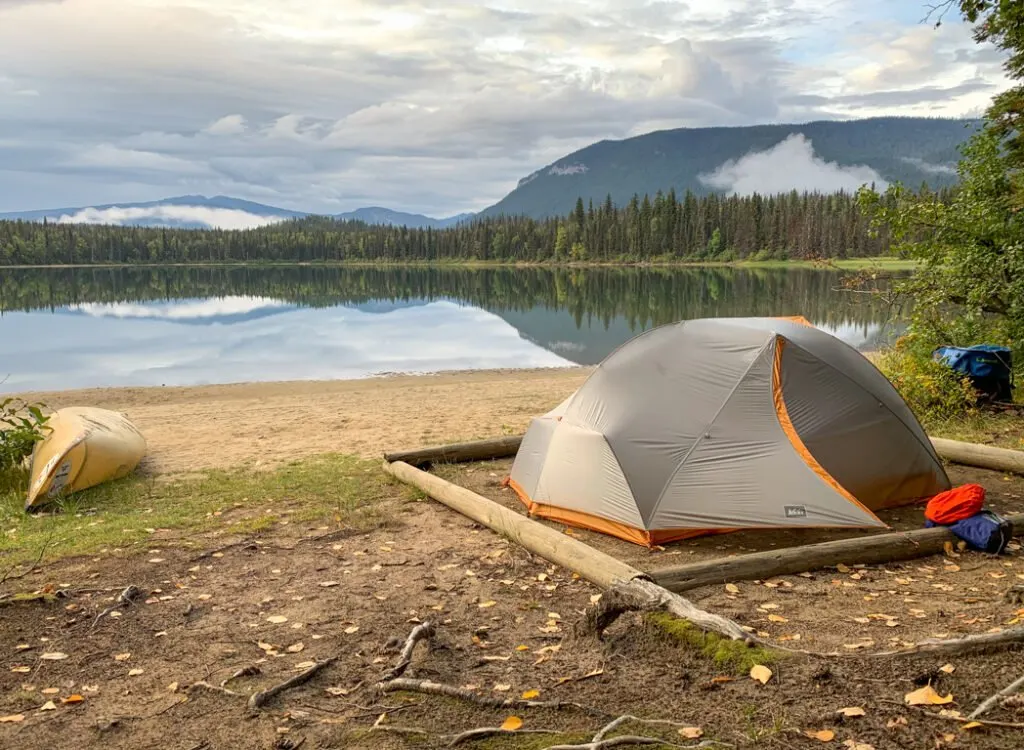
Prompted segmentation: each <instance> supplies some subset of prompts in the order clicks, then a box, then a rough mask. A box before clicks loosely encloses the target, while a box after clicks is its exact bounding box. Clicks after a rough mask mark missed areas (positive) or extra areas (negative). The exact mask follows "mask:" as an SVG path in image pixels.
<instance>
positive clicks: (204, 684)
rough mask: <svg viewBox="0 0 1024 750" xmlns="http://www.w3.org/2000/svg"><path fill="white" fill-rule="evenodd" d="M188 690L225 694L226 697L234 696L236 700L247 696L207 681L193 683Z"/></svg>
mask: <svg viewBox="0 0 1024 750" xmlns="http://www.w3.org/2000/svg"><path fill="white" fill-rule="evenodd" d="M187 689H188V690H196V689H201V690H209V691H211V692H214V693H224V695H231V696H234V697H236V698H244V697H245V695H244V694H242V693H236V692H235V691H234V690H228V688H226V687H224V686H223V685H212V684H210V683H209V682H207V681H206V680H200V681H199V682H193V683H192V684H191V685H189V686H188V688H187Z"/></svg>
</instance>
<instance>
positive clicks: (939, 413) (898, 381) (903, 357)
mask: <svg viewBox="0 0 1024 750" xmlns="http://www.w3.org/2000/svg"><path fill="white" fill-rule="evenodd" d="M931 351H932V349H931V347H929V346H923V345H922V344H921V343H920V342H919V341H918V340H917V339H916V338H915V337H914V336H912V335H908V336H904V337H902V338H901V339H899V340H898V341H897V342H896V343H895V345H894V346H893V347H891V348H890V349H886V350H885V351H883V352H882V353H881V355H880V356H879V359H878V367H879V369H880V370H881V371H882V372H883V373H885V375H886V377H888V378H889V380H890V381H891V382H892V384H893V385H894V386H895V387H896V390H897V391H899V393H900V395H901V396H903V400H904V401H906V402H907V404H908V405H909V406H910V408H911V409H913V411H914V413H915V414H916V415H917V417H918V419H920V420H921V422H922V423H923V424H924V425H925V426H926V427H927V426H929V425H934V424H939V423H941V422H945V421H948V420H950V419H959V418H963V417H966V416H968V415H969V414H971V413H972V412H974V411H975V406H976V404H977V393H976V392H975V390H974V388H973V387H972V386H971V383H970V381H969V380H968V379H967V378H965V377H962V376H960V375H958V374H957V373H956V372H954V371H953V370H951V369H950V368H949V367H947V366H945V365H944V364H942V363H941V362H936V361H935V360H933V359H932V357H931Z"/></svg>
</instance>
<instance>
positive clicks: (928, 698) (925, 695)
mask: <svg viewBox="0 0 1024 750" xmlns="http://www.w3.org/2000/svg"><path fill="white" fill-rule="evenodd" d="M903 699H904V700H905V701H906V702H907V705H909V706H944V705H945V704H947V703H952V702H953V695H952V693H951V694H949V695H939V694H938V693H936V692H935V688H933V687H932V686H931V685H925V686H924V687H923V688H921V689H920V690H915V691H913V692H911V693H907V694H906V695H904V696H903Z"/></svg>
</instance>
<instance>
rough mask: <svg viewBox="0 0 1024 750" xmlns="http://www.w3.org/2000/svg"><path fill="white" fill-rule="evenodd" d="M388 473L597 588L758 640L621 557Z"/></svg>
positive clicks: (395, 469)
mask: <svg viewBox="0 0 1024 750" xmlns="http://www.w3.org/2000/svg"><path fill="white" fill-rule="evenodd" d="M384 470H385V471H387V472H388V473H389V474H391V475H392V476H394V477H396V478H398V479H400V480H402V481H403V482H407V483H408V484H411V485H413V486H414V487H418V488H419V489H421V490H423V491H424V492H426V493H427V494H428V495H430V496H431V497H432V498H434V499H435V500H437V501H438V502H440V503H443V504H444V505H447V506H448V507H449V508H451V509H452V510H456V511H458V512H459V513H461V514H463V515H464V516H466V517H468V518H471V519H472V520H474V521H476V522H477V523H479V524H483V525H484V526H486V527H487V528H489V529H491V530H492V531H496V532H498V533H499V534H501V535H502V536H504V537H507V538H509V539H511V540H512V541H513V542H516V543H517V544H519V545H521V546H522V547H525V548H526V549H527V550H529V551H530V552H533V553H534V554H537V555H540V556H541V557H543V558H544V559H545V560H548V561H550V562H552V563H554V564H555V565H560V566H562V567H563V568H566V569H568V570H571V571H574V572H576V573H578V574H579V575H580V576H581V577H583V578H586V579H587V580H588V581H590V582H592V583H594V584H596V585H597V586H600V587H601V588H602V589H612V588H615V589H616V590H621V589H626V590H628V592H629V593H630V594H631V595H632V596H633V597H634V598H635V599H637V600H639V601H642V602H643V603H644V605H645V607H648V608H659V609H664V610H666V611H669V612H671V613H672V614H674V615H676V616H677V617H682V618H684V619H686V620H689V621H690V622H692V623H693V624H694V625H696V626H697V627H699V628H701V629H703V630H706V631H711V632H715V633H719V634H721V635H724V636H725V637H727V638H731V639H733V640H741V641H746V642H748V643H754V642H760V641H759V640H758V639H757V638H756V637H754V636H752V635H750V634H749V633H747V632H746V631H745V630H743V628H741V627H740V626H739V625H738V624H737V623H735V622H734V621H732V620H730V619H728V618H725V617H721V616H719V615H716V614H712V613H711V612H705V611H704V610H702V609H700V608H698V607H697V606H696V605H695V604H693V602H691V601H689V600H687V599H684V598H683V597H681V596H679V595H677V594H673V593H671V592H669V591H666V590H665V589H663V588H662V587H660V586H657V585H655V584H654V583H651V581H650V580H649V579H648V577H647V574H646V573H644V572H643V571H642V570H638V569H636V568H634V567H632V566H630V565H627V564H626V563H624V562H622V561H621V560H619V559H617V558H615V557H612V556H611V555H607V554H605V553H604V552H601V551H599V550H596V549H594V548H593V547H591V546H589V545H587V544H584V543H583V542H581V541H579V540H578V539H574V538H573V537H571V536H568V535H566V534H561V533H559V532H558V531H555V530H554V529H553V528H551V527H550V526H545V525H544V524H541V523H539V522H537V521H534V520H533V519H532V518H530V517H528V516H524V515H522V514H520V513H516V512H515V511H513V510H509V509H508V508H506V507H505V506H504V505H500V504H499V503H496V502H494V501H493V500H489V499H487V498H486V497H483V496H482V495H478V494H476V493H475V492H473V491H472V490H468V489H466V488H465V487H460V486H459V485H457V484H452V483H451V482H449V481H446V480H444V479H441V477H438V476H435V475H433V474H428V473H427V472H425V471H420V470H419V469H417V468H415V467H412V466H410V465H409V464H407V463H403V462H401V461H399V462H395V463H388V464H385V465H384Z"/></svg>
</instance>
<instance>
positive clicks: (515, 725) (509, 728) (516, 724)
mask: <svg viewBox="0 0 1024 750" xmlns="http://www.w3.org/2000/svg"><path fill="white" fill-rule="evenodd" d="M521 726H523V720H522V719H520V718H519V717H518V716H509V717H508V718H507V719H505V721H503V722H501V728H502V730H503V731H506V732H514V731H516V730H517V729H519V728H520V727H521Z"/></svg>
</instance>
